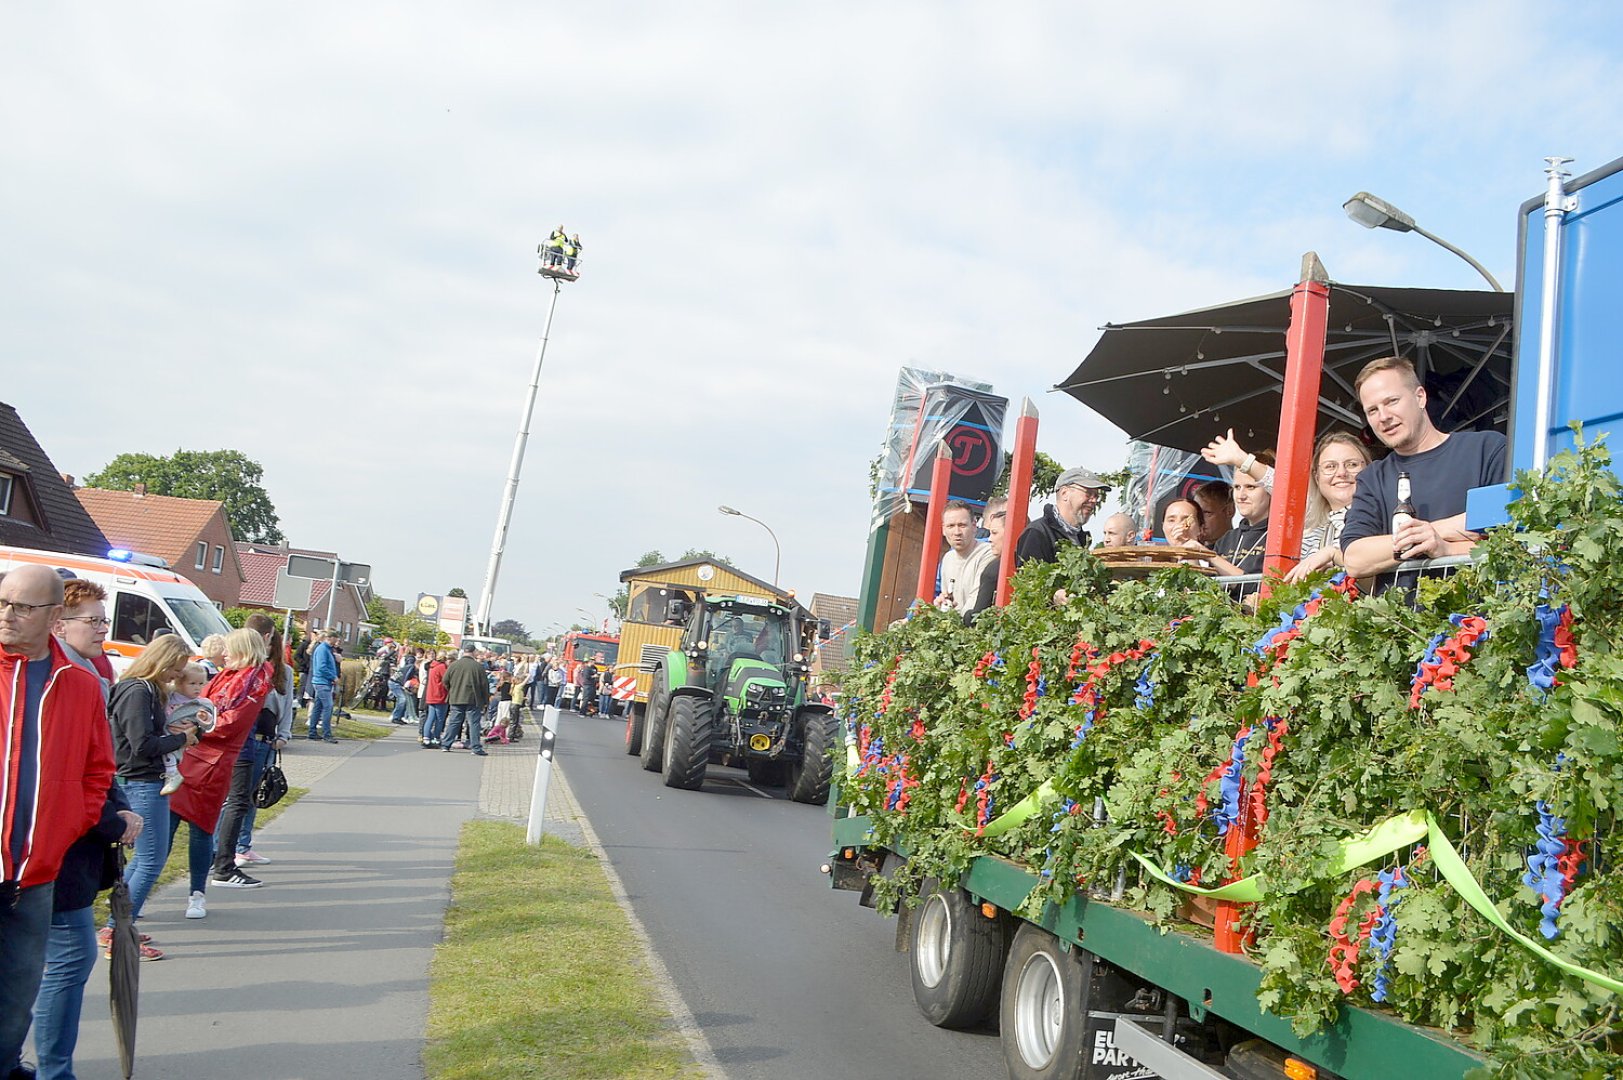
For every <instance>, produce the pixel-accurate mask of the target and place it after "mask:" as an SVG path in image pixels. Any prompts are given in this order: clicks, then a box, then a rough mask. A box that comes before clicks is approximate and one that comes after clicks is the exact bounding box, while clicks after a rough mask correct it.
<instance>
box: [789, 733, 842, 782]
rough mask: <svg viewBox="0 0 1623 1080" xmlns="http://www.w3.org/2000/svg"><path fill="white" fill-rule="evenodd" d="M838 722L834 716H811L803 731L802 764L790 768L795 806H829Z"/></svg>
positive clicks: (797, 762) (801, 744) (800, 761)
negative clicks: (829, 790) (801, 804)
mask: <svg viewBox="0 0 1623 1080" xmlns="http://www.w3.org/2000/svg"><path fill="white" fill-rule="evenodd" d="M839 730H840V726H839V721H838V720H836V719H835V718H834V716H833V715H832V714H831V713H826V712H821V711H819V712H808V713H806V714H805V720H804V722H803V727H802V732H803V734H802V736H801V740H800V760H799V761H796V762H793V763H791V764H790V766H789V797H790V798H791V799H793V800H794V801H795V802H802V803H815V804H816V805H818V806H821V805H823V804H824V803H826V802H828V786H829V784H830V783H831V782H832V781H833V779H834V747H835V744H836V742H837V740H838V735H839Z"/></svg>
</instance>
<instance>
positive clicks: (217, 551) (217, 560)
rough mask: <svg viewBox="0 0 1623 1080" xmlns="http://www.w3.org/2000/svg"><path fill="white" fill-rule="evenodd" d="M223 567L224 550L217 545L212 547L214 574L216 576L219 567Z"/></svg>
mask: <svg viewBox="0 0 1623 1080" xmlns="http://www.w3.org/2000/svg"><path fill="white" fill-rule="evenodd" d="M224 565H225V548H223V547H221V546H220V545H219V544H215V545H214V572H215V573H216V574H218V573H219V572H220V567H222V566H224Z"/></svg>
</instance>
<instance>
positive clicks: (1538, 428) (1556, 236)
mask: <svg viewBox="0 0 1623 1080" xmlns="http://www.w3.org/2000/svg"><path fill="white" fill-rule="evenodd" d="M1571 160H1572V159H1571V158H1564V157H1547V158H1545V159H1544V161H1545V164H1546V168H1545V170H1544V171H1545V173H1546V174H1547V175H1548V177H1549V182H1548V183H1547V184H1546V185H1545V191H1544V276H1543V280H1542V286H1541V287H1542V290H1543V295H1541V296H1540V297H1539V328H1538V395H1537V398H1536V399H1535V404H1534V406H1533V469H1534V470H1535V471H1538V470H1541V469H1543V468H1544V463H1545V461H1547V460H1548V459H1549V456H1550V424H1551V422H1552V420H1551V414H1552V413H1554V412H1555V364H1556V355H1555V354H1556V349H1557V348H1558V347H1559V344H1560V343H1559V336H1558V333H1557V331H1558V329H1559V328H1558V327H1557V326H1556V323H1555V321H1556V319H1557V318H1558V317H1559V316H1560V313H1561V222H1562V220H1563V219H1564V218H1565V217H1566V213H1567V209H1568V207H1567V202H1568V196H1567V193H1566V188H1565V185H1564V184H1563V183H1562V181H1563V180H1564V179H1565V178H1566V176H1567V173H1566V172H1565V171H1564V170H1563V169H1562V168H1561V166H1563V165H1565V164H1566V163H1567V162H1569V161H1571Z"/></svg>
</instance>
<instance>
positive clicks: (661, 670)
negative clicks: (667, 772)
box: [640, 664, 671, 772]
mask: <svg viewBox="0 0 1623 1080" xmlns="http://www.w3.org/2000/svg"><path fill="white" fill-rule="evenodd" d="M666 678H667V676H666V674H665V665H663V664H661V665H660V666H659V667H657V668H655V669H654V685H653V686H652V687H650V688H649V690H648V714H647V718H646V719H645V720H644V721H643V725H642V748H641V750H640V753H641V755H642V767H643V768H644V769H647V770H648V771H649V772H658V771H659V769H660V766H661V765H662V764H663V763H664V760H665V728H666V723H667V720H668V719H669V716H670V703H671V694H670V691H669V690H668V689H667V688H666V686H665V683H666Z"/></svg>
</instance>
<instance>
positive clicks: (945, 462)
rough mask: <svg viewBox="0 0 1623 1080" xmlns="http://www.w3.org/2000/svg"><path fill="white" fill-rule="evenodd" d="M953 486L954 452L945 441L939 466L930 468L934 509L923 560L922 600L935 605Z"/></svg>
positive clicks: (928, 522) (929, 516)
mask: <svg viewBox="0 0 1623 1080" xmlns="http://www.w3.org/2000/svg"><path fill="white" fill-rule="evenodd" d="M951 487H952V450H951V449H950V448H949V447H948V446H947V441H946V440H945V439H942V440H941V441H940V442H939V443H937V444H936V450H935V464H934V466H932V467H931V469H930V508H929V510H928V511H927V512H926V514H925V516H924V554H923V555H922V556H921V557H920V558H919V591H918V594H917V595H918V598H919V599H920V600H922V601H924V602H925V603H926V604H933V603H935V572H936V567H938V566H940V565H941V543H942V540H941V519H942V517H943V516H945V514H946V510H947V491H948V489H949V488H951Z"/></svg>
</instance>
